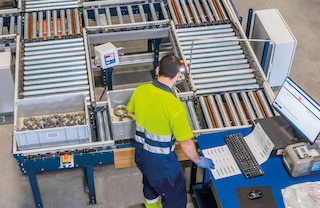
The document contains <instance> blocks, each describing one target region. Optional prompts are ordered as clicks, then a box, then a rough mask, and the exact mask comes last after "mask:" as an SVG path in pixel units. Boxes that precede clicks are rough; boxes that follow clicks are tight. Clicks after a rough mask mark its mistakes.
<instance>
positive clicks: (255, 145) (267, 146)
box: [244, 123, 274, 165]
mask: <svg viewBox="0 0 320 208" xmlns="http://www.w3.org/2000/svg"><path fill="white" fill-rule="evenodd" d="M244 140H246V143H247V144H248V146H249V148H250V150H251V152H252V153H253V155H254V157H255V158H256V160H257V162H258V163H259V165H261V164H262V163H264V162H265V161H267V160H268V158H269V156H270V154H271V151H272V149H273V147H274V144H273V143H272V141H271V140H270V138H269V137H268V135H267V134H266V133H265V132H264V130H263V128H262V127H261V125H260V123H258V124H257V125H256V126H255V127H254V129H253V131H252V132H251V133H250V134H248V135H247V136H245V137H244Z"/></svg>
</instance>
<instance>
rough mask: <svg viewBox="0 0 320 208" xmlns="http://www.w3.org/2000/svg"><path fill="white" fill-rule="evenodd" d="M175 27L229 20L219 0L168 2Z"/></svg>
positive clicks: (176, 0)
mask: <svg viewBox="0 0 320 208" xmlns="http://www.w3.org/2000/svg"><path fill="white" fill-rule="evenodd" d="M167 3H168V10H169V11H170V14H171V17H172V20H173V21H174V24H175V25H194V24H204V23H210V22H211V23H212V22H224V21H227V20H229V17H228V15H227V12H226V11H225V8H224V7H223V5H222V4H221V2H220V1H219V0H168V1H167Z"/></svg>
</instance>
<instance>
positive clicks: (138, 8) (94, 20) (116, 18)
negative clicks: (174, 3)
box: [83, 2, 168, 27]
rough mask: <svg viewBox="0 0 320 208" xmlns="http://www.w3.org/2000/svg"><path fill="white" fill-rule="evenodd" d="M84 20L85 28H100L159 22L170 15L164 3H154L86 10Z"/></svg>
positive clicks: (114, 5) (115, 5) (113, 5)
mask: <svg viewBox="0 0 320 208" xmlns="http://www.w3.org/2000/svg"><path fill="white" fill-rule="evenodd" d="M83 18H84V25H85V27H100V26H105V25H109V26H110V25H120V24H134V23H142V22H152V21H158V20H161V19H168V14H167V11H166V8H165V5H164V3H163V2H159V3H156V2H154V3H143V4H128V5H122V4H121V5H120V4H119V5H117V4H112V5H110V6H99V7H95V8H91V7H90V8H85V9H84V10H83ZM89 19H90V21H89Z"/></svg>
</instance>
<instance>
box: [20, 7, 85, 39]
mask: <svg viewBox="0 0 320 208" xmlns="http://www.w3.org/2000/svg"><path fill="white" fill-rule="evenodd" d="M23 32H24V39H25V40H26V41H38V40H50V39H60V38H68V37H74V36H80V35H81V34H82V17H81V15H80V14H79V9H78V8H74V9H66V10H64V9H61V10H47V11H38V12H36V11H34V12H28V13H24V31H23Z"/></svg>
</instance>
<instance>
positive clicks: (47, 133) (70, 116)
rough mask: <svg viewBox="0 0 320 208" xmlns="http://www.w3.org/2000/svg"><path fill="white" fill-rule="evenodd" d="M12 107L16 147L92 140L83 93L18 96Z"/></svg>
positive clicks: (24, 148) (31, 147) (51, 145)
mask: <svg viewBox="0 0 320 208" xmlns="http://www.w3.org/2000/svg"><path fill="white" fill-rule="evenodd" d="M15 108H16V109H15V127H14V129H15V131H14V137H15V139H16V142H17V146H18V150H28V149H36V148H38V149H39V148H45V147H53V146H65V145H70V144H81V143H89V142H91V128H90V118H89V114H88V107H87V104H86V98H85V95H84V94H75V95H59V96H50V97H41V98H39V97H38V98H34V99H23V100H18V101H17V102H16V106H15Z"/></svg>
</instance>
